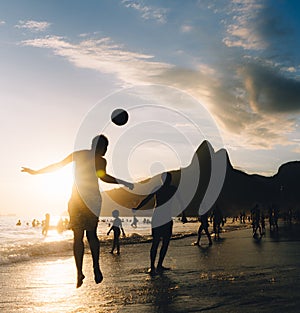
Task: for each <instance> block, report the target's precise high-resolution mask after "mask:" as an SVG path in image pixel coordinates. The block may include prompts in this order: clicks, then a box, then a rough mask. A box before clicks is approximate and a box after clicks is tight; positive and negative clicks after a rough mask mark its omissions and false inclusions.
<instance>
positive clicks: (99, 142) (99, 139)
mask: <svg viewBox="0 0 300 313" xmlns="http://www.w3.org/2000/svg"><path fill="white" fill-rule="evenodd" d="M107 146H108V139H107V138H106V137H105V136H104V135H98V136H96V137H95V138H94V139H93V141H92V149H93V150H94V151H95V153H96V154H98V155H101V156H103V155H104V154H105V153H106V150H107Z"/></svg>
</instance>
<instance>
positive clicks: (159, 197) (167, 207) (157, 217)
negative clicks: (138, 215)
mask: <svg viewBox="0 0 300 313" xmlns="http://www.w3.org/2000/svg"><path fill="white" fill-rule="evenodd" d="M161 182H162V185H161V186H160V188H158V189H157V188H156V189H154V190H153V191H152V192H151V193H150V194H149V195H148V196H147V197H146V198H144V199H143V200H142V201H141V202H140V204H139V205H138V206H137V207H136V208H133V209H132V210H133V212H134V210H139V209H141V208H142V207H143V206H144V205H145V204H147V203H148V202H149V201H150V200H151V199H153V198H154V200H155V204H154V211H153V215H152V220H151V229H152V245H151V249H150V269H149V270H148V273H149V274H150V275H155V274H156V273H162V272H163V271H165V270H170V268H167V267H164V266H163V261H164V259H165V256H166V254H167V251H168V247H169V243H170V239H171V236H172V228H173V219H172V203H171V202H170V201H169V200H170V199H171V198H173V196H174V195H175V193H176V190H177V188H176V187H175V186H174V185H172V184H171V182H172V175H171V173H169V172H166V173H162V175H161ZM178 200H179V202H180V204H181V205H182V202H181V199H180V197H179V196H178ZM161 239H162V246H161V249H160V252H159V259H158V263H157V267H156V268H155V259H156V255H157V250H158V246H159V243H160V240H161Z"/></svg>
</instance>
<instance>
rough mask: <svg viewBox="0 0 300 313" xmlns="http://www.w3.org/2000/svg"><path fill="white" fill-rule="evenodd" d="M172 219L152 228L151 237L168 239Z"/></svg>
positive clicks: (170, 233) (170, 234)
mask: <svg viewBox="0 0 300 313" xmlns="http://www.w3.org/2000/svg"><path fill="white" fill-rule="evenodd" d="M172 229H173V221H170V222H168V223H166V224H164V225H161V226H158V227H154V228H152V237H156V238H157V237H159V238H165V239H170V238H171V236H172Z"/></svg>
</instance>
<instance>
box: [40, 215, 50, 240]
mask: <svg viewBox="0 0 300 313" xmlns="http://www.w3.org/2000/svg"><path fill="white" fill-rule="evenodd" d="M49 227H50V214H49V213H46V214H45V220H44V221H43V229H42V234H43V235H44V236H45V237H46V236H47V235H48V230H49Z"/></svg>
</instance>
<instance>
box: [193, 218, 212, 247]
mask: <svg viewBox="0 0 300 313" xmlns="http://www.w3.org/2000/svg"><path fill="white" fill-rule="evenodd" d="M198 220H199V222H200V226H199V228H198V239H197V241H196V242H195V243H194V245H195V246H199V245H200V239H201V235H202V231H203V230H204V232H205V234H206V236H207V239H208V243H209V245H210V246H211V245H212V241H211V236H210V233H209V230H208V227H209V222H208V212H206V213H205V214H203V215H200V216H199V218H198Z"/></svg>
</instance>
